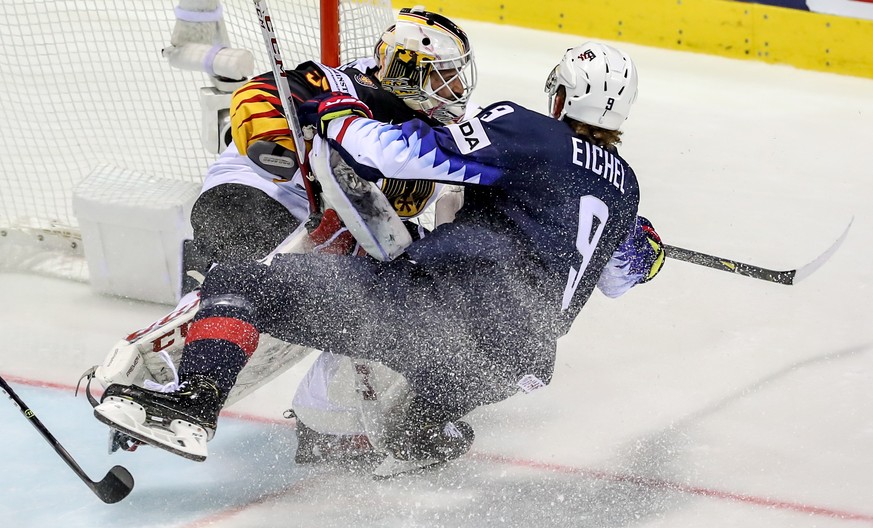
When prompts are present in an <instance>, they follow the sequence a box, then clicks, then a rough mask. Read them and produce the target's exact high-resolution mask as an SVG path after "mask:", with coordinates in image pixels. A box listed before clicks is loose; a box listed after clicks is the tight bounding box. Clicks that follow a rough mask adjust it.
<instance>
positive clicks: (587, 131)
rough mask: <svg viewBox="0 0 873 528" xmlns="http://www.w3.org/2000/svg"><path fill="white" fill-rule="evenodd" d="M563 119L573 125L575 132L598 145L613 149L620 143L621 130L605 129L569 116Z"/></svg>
mask: <svg viewBox="0 0 873 528" xmlns="http://www.w3.org/2000/svg"><path fill="white" fill-rule="evenodd" d="M564 121H565V122H566V123H567V124H568V125H570V126H571V127H573V131H574V132H576V134H578V135H580V136H582V137H584V138H586V139H587V140H588V141H590V142H592V143H594V144H595V145H597V146H598V147H603V148H605V149H607V150H615V149H616V147H618V145H620V144H621V130H606V129H605V128H600V127H596V126H593V125H589V124H587V123H582V122H580V121H576V120H575V119H571V118H569V117H565V118H564Z"/></svg>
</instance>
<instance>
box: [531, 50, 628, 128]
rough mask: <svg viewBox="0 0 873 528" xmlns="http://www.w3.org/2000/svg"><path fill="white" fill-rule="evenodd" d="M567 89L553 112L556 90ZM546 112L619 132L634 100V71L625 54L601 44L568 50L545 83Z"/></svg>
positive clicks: (560, 117)
mask: <svg viewBox="0 0 873 528" xmlns="http://www.w3.org/2000/svg"><path fill="white" fill-rule="evenodd" d="M560 86H563V87H564V89H565V90H566V95H565V96H564V105H563V107H562V108H561V109H560V110H559V111H556V109H555V108H554V103H555V96H556V95H557V93H558V87H560ZM546 93H548V94H549V113H550V114H551V115H552V117H554V118H556V119H563V118H564V117H565V116H566V117H569V118H571V119H575V120H576V121H580V122H582V123H587V124H589V125H592V126H596V127H600V128H605V129H607V130H618V129H619V127H621V124H622V123H624V120H625V119H627V116H628V114H629V113H630V107H631V105H633V103H634V101H635V100H636V98H637V69H636V66H634V63H633V61H632V60H631V58H630V57H629V56H628V55H627V53H625V52H623V51H620V50H617V49H615V48H613V47H612V46H607V45H606V44H602V43H600V42H593V41H592V42H586V43H585V44H582V45H581V46H576V47H575V48H570V49H569V50H567V53H565V54H564V58H562V59H561V62H559V63H558V65H557V66H555V68H554V69H553V70H552V73H551V74H549V78H548V80H547V81H546Z"/></svg>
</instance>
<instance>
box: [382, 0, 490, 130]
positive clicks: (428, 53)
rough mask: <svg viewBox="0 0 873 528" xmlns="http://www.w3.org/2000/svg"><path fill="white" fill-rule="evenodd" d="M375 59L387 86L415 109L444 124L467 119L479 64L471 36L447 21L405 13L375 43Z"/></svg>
mask: <svg viewBox="0 0 873 528" xmlns="http://www.w3.org/2000/svg"><path fill="white" fill-rule="evenodd" d="M376 60H377V61H378V62H379V67H380V69H379V78H380V80H381V81H382V87H383V88H385V89H386V90H388V91H389V92H391V93H393V94H394V95H396V96H397V97H399V98H401V99H403V101H404V102H405V103H406V104H407V105H408V106H409V107H410V108H412V109H413V110H417V111H419V112H422V113H424V114H427V115H428V116H430V117H433V118H434V119H437V120H438V121H440V122H441V123H445V124H448V123H453V122H455V121H457V120H458V119H460V118H462V117H463V116H464V112H465V111H466V108H467V101H468V100H469V99H470V93H471V92H472V91H473V88H474V87H475V86H476V65H475V63H474V61H473V52H472V50H471V49H470V43H469V41H468V40H467V35H466V33H464V31H463V30H461V28H459V27H458V26H456V25H455V24H454V23H453V22H452V21H451V20H449V19H448V18H446V17H444V16H442V15H438V14H436V13H431V12H429V11H425V10H424V9H423V8H422V7H413V8H404V9H401V10H400V14H399V15H398V17H397V23H396V24H395V25H394V26H392V27H390V28H388V30H387V31H385V33H384V34H383V35H382V38H381V39H380V41H379V43H378V44H377V45H376Z"/></svg>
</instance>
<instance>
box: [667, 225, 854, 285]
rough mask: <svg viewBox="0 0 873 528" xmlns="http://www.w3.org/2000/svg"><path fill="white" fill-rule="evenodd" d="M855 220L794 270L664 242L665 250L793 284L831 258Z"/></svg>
mask: <svg viewBox="0 0 873 528" xmlns="http://www.w3.org/2000/svg"><path fill="white" fill-rule="evenodd" d="M853 221H854V219H852V220H851V221H850V222H849V225H848V226H846V229H845V231H843V234H842V235H840V237H839V238H838V239H837V240H836V242H834V243H833V244H831V246H830V247H829V248H828V249H827V250H825V252H824V253H822V254H821V255H819V256H818V257H817V258H816V259H815V260H813V261H812V262H810V263H808V264H806V265H804V266H801V267H799V268H797V269H792V270H785V271H776V270H771V269H767V268H762V267H759V266H753V265H751V264H745V263H743V262H738V261H736V260H731V259H726V258H724V257H716V256H713V255H707V254H706V253H701V252H699V251H693V250H690V249H683V248H680V247H676V246H669V245H667V244H664V252H665V253H666V254H667V257H669V258H672V259H676V260H682V261H685V262H690V263H692V264H697V265H699V266H706V267H709V268H713V269H717V270H721V271H727V272H730V273H736V274H737V275H744V276H746V277H751V278H753V279H760V280H765V281H768V282H775V283H777V284H785V285H788V286H791V285H793V284H797V283H798V282H800V281H801V280H803V279H805V278H806V277H808V276H810V275H812V273H813V272H814V271H816V270H817V269H818V268H820V267H821V266H822V265H823V264H824V263H825V262H827V260H828V259H830V258H831V256H832V255H833V254H834V253H836V251H837V250H838V249H839V248H840V246H841V245H842V244H843V241H845V240H846V236H848V234H849V228H850V227H852V222H853Z"/></svg>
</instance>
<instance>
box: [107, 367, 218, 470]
mask: <svg viewBox="0 0 873 528" xmlns="http://www.w3.org/2000/svg"><path fill="white" fill-rule="evenodd" d="M226 397H227V395H225V394H222V392H221V390H219V388H218V387H217V386H216V384H215V382H214V381H212V380H210V379H209V378H206V377H205V376H200V375H194V376H191V377H190V378H189V379H188V380H187V381H186V382H184V383H182V384H180V388H179V389H178V390H176V391H174V392H159V391H153V390H148V389H144V388H142V387H138V386H136V385H118V384H114V385H110V386H109V387H108V388H107V389H106V392H104V393H103V398H102V399H101V403H100V405H98V406H97V407H95V408H94V416H95V417H96V418H97V419H98V420H100V421H101V422H103V423H105V424H106V425H108V426H109V427H111V428H113V429H116V430H118V431H120V432H121V433H124V434H126V435H129V436H131V437H133V438H134V439H136V440H138V441H140V442H143V443H146V444H149V445H153V446H155V447H160V448H161V449H165V450H167V451H170V452H172V453H175V454H177V455H179V456H182V457H185V458H188V459H191V460H196V461H198V462H200V461H203V460H205V459H206V454H207V452H206V442H207V441H208V440H211V439H212V437H213V436H214V435H215V428H216V425H217V422H218V413H219V412H220V411H221V406H222V405H223V404H224V400H225V399H226Z"/></svg>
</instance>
